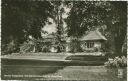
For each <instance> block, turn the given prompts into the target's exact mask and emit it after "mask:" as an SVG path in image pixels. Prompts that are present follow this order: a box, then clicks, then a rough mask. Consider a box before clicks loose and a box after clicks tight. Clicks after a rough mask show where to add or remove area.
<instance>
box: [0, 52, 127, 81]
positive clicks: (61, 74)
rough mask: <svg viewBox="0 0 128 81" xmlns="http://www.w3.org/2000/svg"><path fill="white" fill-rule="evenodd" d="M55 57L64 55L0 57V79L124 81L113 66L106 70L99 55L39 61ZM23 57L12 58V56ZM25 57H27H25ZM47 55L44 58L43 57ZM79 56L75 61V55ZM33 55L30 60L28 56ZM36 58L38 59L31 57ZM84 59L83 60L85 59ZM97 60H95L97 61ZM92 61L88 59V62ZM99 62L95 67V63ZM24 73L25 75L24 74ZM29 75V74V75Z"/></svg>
mask: <svg viewBox="0 0 128 81" xmlns="http://www.w3.org/2000/svg"><path fill="white" fill-rule="evenodd" d="M49 56H51V57H52V58H54V57H55V58H56V56H60V57H63V55H62V56H61V55H59V54H56V55H54V54H53V55H51V54H48V55H46V54H44V55H42V54H41V53H39V54H30V53H29V54H27V55H26V54H25V55H21V57H19V55H18V54H14V55H10V56H8V57H10V59H7V58H2V61H1V63H2V65H1V72H2V75H1V78H2V79H5V80H17V79H18V80H26V79H27V80H100V81H102V80H108V81H110V80H114V81H126V77H125V78H123V79H119V78H118V77H117V74H115V72H117V70H116V69H112V70H111V71H109V72H108V69H106V68H105V67H103V63H104V61H105V59H104V58H103V57H99V56H95V57H92V56H86V55H77V56H74V55H73V56H72V57H68V58H73V60H71V61H60V60H58V61H53V60H38V59H39V58H41V59H42V58H44V59H46V58H51V57H49ZM15 57H16V58H17V57H19V58H23V59H11V58H15ZM24 57H26V58H25V59H24ZM45 57H46V58H45ZM76 57H78V58H80V59H81V61H80V60H79V61H78V58H77V59H74V58H76ZM27 58H32V59H27ZM33 58H36V59H37V60H33ZM85 60H86V61H85ZM96 60H97V61H96ZM90 61H91V62H90ZM97 65H98V66H97ZM5 75H22V76H18V77H17V76H15V77H14V76H5ZM25 75H27V76H25ZM29 75H30V76H29Z"/></svg>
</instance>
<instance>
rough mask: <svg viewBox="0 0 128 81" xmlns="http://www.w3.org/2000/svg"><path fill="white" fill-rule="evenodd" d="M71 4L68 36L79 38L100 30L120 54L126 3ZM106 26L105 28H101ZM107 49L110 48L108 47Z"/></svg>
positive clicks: (123, 35)
mask: <svg viewBox="0 0 128 81" xmlns="http://www.w3.org/2000/svg"><path fill="white" fill-rule="evenodd" d="M70 3H71V4H72V7H71V11H70V14H69V17H68V18H67V20H66V22H67V25H68V26H67V27H68V35H69V36H73V37H77V38H79V37H81V36H82V35H83V34H85V33H86V32H87V31H90V30H95V29H97V28H98V29H100V30H103V31H102V33H103V34H104V35H105V36H106V37H107V38H108V39H109V40H108V42H107V43H110V44H113V45H112V47H114V48H115V51H114V52H115V53H116V54H117V55H120V54H121V49H122V45H123V41H124V39H125V36H126V27H127V23H126V22H127V20H126V19H127V8H126V7H127V5H126V2H96V1H95V2H93V1H92V2H89V1H81V2H80V1H76V2H70ZM104 25H105V26H106V27H105V28H104V27H103V26H104ZM109 49H111V47H110V46H109Z"/></svg>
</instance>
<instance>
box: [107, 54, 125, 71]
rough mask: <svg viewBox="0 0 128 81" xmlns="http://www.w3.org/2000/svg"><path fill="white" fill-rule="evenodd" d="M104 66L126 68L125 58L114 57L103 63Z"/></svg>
mask: <svg viewBox="0 0 128 81" xmlns="http://www.w3.org/2000/svg"><path fill="white" fill-rule="evenodd" d="M105 66H106V67H108V68H123V67H127V58H126V57H125V56H122V57H115V58H114V59H109V60H108V61H107V62H105Z"/></svg>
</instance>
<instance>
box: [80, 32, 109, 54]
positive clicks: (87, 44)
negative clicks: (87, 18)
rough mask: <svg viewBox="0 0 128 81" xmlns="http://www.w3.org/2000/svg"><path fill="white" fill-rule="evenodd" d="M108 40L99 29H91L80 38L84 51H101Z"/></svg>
mask: <svg viewBox="0 0 128 81" xmlns="http://www.w3.org/2000/svg"><path fill="white" fill-rule="evenodd" d="M106 40H107V39H106V38H105V37H104V36H103V35H102V34H101V33H100V32H99V31H98V30H95V31H90V32H89V33H88V34H87V35H83V36H82V37H81V38H80V42H81V48H82V50H83V51H92V52H96V51H100V49H101V47H102V45H103V43H104V42H105V41H106Z"/></svg>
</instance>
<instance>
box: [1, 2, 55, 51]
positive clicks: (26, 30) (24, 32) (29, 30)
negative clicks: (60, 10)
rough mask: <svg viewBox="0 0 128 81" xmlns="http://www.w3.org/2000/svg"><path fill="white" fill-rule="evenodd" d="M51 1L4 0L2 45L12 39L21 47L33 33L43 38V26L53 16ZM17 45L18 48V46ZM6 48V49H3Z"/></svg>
mask: <svg viewBox="0 0 128 81" xmlns="http://www.w3.org/2000/svg"><path fill="white" fill-rule="evenodd" d="M52 10H53V6H52V5H51V4H50V2H49V1H10V0H3V1H2V46H3V47H7V45H6V44H9V43H10V42H11V41H15V42H14V44H17V45H16V46H18V47H19V45H20V44H22V43H23V42H25V41H26V40H27V39H28V37H29V36H30V35H31V36H32V37H34V38H35V39H39V38H41V32H42V30H41V28H42V27H43V26H44V25H45V24H46V22H48V17H51V13H50V12H51V11H52ZM18 47H16V48H18ZM2 50H4V49H2Z"/></svg>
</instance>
